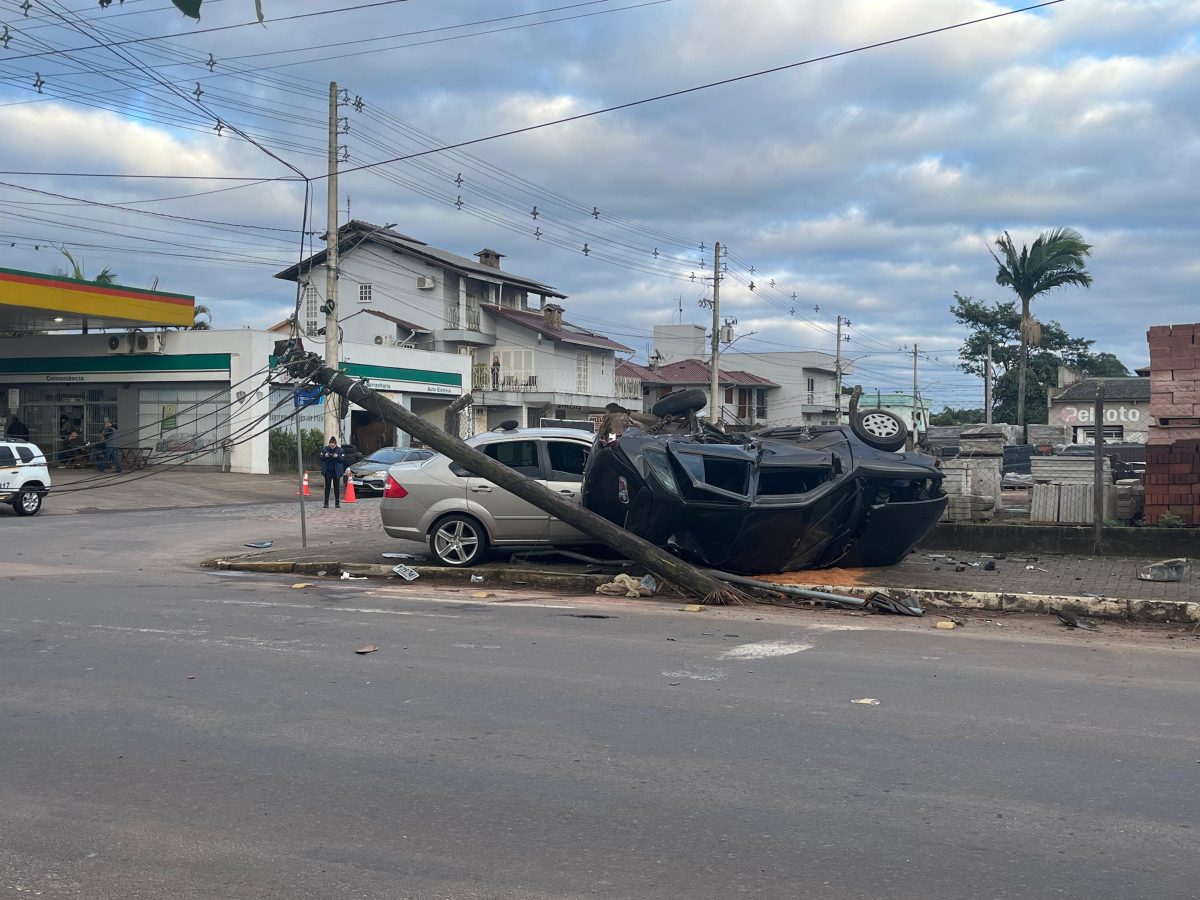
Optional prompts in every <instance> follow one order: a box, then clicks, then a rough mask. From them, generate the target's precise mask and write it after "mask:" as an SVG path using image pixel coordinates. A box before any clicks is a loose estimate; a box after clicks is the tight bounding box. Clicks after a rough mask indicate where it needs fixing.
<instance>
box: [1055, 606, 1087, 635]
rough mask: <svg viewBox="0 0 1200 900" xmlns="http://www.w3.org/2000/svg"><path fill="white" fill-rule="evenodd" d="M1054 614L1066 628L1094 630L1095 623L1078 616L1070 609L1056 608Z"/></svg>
mask: <svg viewBox="0 0 1200 900" xmlns="http://www.w3.org/2000/svg"><path fill="white" fill-rule="evenodd" d="M1054 615H1056V616H1058V621H1060V622H1062V623H1063V624H1064V625H1066V626H1067V627H1068V628H1078V629H1080V630H1082V631H1095V630H1096V624H1095V623H1094V622H1088V621H1087V620H1086V619H1081V618H1079V616H1078V615H1076V614H1075V611H1074V610H1071V609H1056V610H1055V611H1054Z"/></svg>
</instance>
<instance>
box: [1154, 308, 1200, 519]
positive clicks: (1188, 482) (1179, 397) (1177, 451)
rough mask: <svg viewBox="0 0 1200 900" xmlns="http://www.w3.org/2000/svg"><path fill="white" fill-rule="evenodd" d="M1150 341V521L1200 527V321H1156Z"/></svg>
mask: <svg viewBox="0 0 1200 900" xmlns="http://www.w3.org/2000/svg"><path fill="white" fill-rule="evenodd" d="M1146 338H1147V340H1148V342H1149V344H1150V415H1151V416H1153V417H1154V424H1153V425H1151V426H1150V434H1149V437H1148V438H1147V440H1146V523H1147V524H1149V525H1157V524H1158V523H1159V522H1160V521H1162V519H1163V517H1164V516H1167V515H1168V514H1169V516H1170V517H1173V518H1178V519H1180V520H1182V522H1183V524H1185V525H1200V324H1191V325H1155V326H1154V327H1153V328H1151V329H1150V330H1149V331H1148V332H1147V333H1146Z"/></svg>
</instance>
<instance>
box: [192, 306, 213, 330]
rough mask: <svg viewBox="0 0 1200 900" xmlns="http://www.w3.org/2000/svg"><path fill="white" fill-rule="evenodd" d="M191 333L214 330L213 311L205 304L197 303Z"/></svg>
mask: <svg viewBox="0 0 1200 900" xmlns="http://www.w3.org/2000/svg"><path fill="white" fill-rule="evenodd" d="M194 319H195V321H194V322H193V323H192V327H191V329H190V330H191V331H209V330H210V329H211V328H212V310H211V309H209V308H208V307H207V306H205V305H204V304H203V303H197V304H196V308H195V310H194Z"/></svg>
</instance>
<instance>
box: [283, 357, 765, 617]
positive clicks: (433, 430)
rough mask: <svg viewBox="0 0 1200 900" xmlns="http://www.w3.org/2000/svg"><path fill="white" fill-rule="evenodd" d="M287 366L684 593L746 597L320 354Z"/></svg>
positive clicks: (707, 598)
mask: <svg viewBox="0 0 1200 900" xmlns="http://www.w3.org/2000/svg"><path fill="white" fill-rule="evenodd" d="M285 365H286V366H287V369H288V372H289V373H290V374H291V375H292V376H294V377H297V378H306V379H310V380H312V381H315V382H317V383H318V384H321V385H324V386H325V387H326V388H328V389H329V390H330V391H332V392H333V393H335V394H338V395H340V396H342V397H345V398H346V400H347V401H350V400H353V402H355V403H357V404H358V405H359V406H361V407H362V408H363V409H365V410H367V411H368V412H372V413H374V414H375V415H377V416H379V417H380V418H381V419H384V420H385V421H387V422H390V423H391V424H393V425H395V426H396V427H397V428H399V429H401V430H402V431H406V432H408V433H409V434H410V435H412V436H413V437H415V438H417V439H418V440H420V441H422V442H424V443H425V444H427V445H428V446H430V447H432V448H433V449H434V450H436V451H438V452H439V453H442V454H444V455H446V456H448V457H450V459H452V460H454V462H456V463H458V464H459V465H460V466H462V467H463V468H464V469H466V470H467V471H468V472H470V473H471V474H473V475H479V476H480V477H482V478H486V479H488V481H491V482H492V483H493V484H496V485H497V486H499V487H501V488H504V489H505V490H506V491H510V492H511V493H513V494H516V495H517V496H518V497H520V498H521V499H522V500H528V501H529V502H530V503H532V504H533V505H534V506H536V507H537V508H538V509H541V510H543V511H544V512H547V513H549V514H550V515H552V516H554V517H556V518H558V519H561V520H562V521H564V522H566V523H567V524H568V525H571V526H573V527H575V528H578V529H579V530H580V531H582V532H583V533H584V534H586V535H588V536H590V537H593V538H595V539H596V540H598V541H600V542H601V543H602V544H605V545H606V546H608V547H611V548H612V549H614V550H616V551H617V552H618V553H622V554H624V555H625V556H626V557H627V558H629V559H631V560H633V561H634V562H637V563H640V564H641V565H643V566H645V567H646V569H647V570H649V571H650V572H652V573H653V574H654V575H656V576H658V578H659V579H660V580H661V581H664V582H667V583H669V584H672V585H674V586H675V587H677V588H678V589H680V590H681V591H682V592H683V593H684V594H687V595H689V596H692V597H695V598H697V599H699V600H700V601H701V602H703V603H713V604H722V603H730V602H739V601H740V600H741V599H742V597H743V595H742V594H741V593H740V592H739V591H737V590H736V589H733V588H731V587H729V586H728V585H725V584H722V583H721V582H720V581H718V580H717V579H715V578H713V577H712V576H711V575H708V574H706V573H704V572H702V571H701V570H700V569H698V568H696V567H695V566H692V565H689V564H688V563H685V562H684V561H683V560H681V559H679V558H677V557H675V556H672V555H670V554H669V553H665V552H664V551H662V550H661V549H659V548H658V547H656V546H654V545H653V544H651V543H650V542H649V541H645V540H643V539H642V538H640V537H638V536H637V535H635V534H632V533H630V532H628V531H626V530H625V529H624V528H619V527H618V526H616V525H614V524H612V523H611V522H609V521H608V520H607V519H603V518H601V517H600V516H598V515H596V514H595V513H593V512H591V511H590V510H586V509H584V508H583V507H582V506H580V505H579V504H577V503H572V502H571V501H569V500H567V499H565V498H563V497H560V496H559V495H558V494H555V493H554V492H553V491H550V490H549V489H547V488H546V487H544V486H543V485H541V484H538V483H537V482H536V481H534V480H532V479H530V478H526V477H525V476H524V475H521V474H519V473H517V472H514V471H513V470H512V469H510V468H509V467H508V466H506V465H504V464H503V463H500V462H497V461H496V460H494V459H492V458H491V457H489V456H484V455H483V454H482V453H480V452H479V451H478V450H476V449H474V448H473V447H469V446H467V445H466V444H464V443H463V442H462V441H460V440H458V439H457V438H455V437H451V436H450V435H448V434H446V433H445V432H444V431H442V430H441V429H440V428H437V427H436V426H434V425H432V424H430V423H429V422H427V421H425V420H424V419H422V418H421V417H420V416H418V415H416V414H415V413H412V412H409V411H408V410H406V409H405V408H404V407H402V406H399V405H397V404H395V403H392V402H391V401H390V400H387V399H385V398H384V397H382V396H380V395H379V394H377V393H375V392H374V391H372V390H371V389H370V388H366V387H363V385H362V384H361V383H360V382H358V381H355V380H354V379H352V378H349V377H348V376H346V375H343V374H342V373H341V372H335V371H334V370H333V369H331V368H329V367H328V366H325V365H321V362H320V358H319V357H316V356H314V355H309V356H304V357H300V358H298V359H297V360H296V361H287V362H286V363H285Z"/></svg>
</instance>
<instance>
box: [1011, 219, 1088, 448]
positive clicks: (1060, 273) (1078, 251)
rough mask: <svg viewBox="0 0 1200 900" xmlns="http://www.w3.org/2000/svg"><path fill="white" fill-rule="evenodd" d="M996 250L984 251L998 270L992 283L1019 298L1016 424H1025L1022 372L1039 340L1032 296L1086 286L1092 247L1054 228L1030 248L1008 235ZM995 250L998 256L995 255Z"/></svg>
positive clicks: (1066, 230) (1075, 233)
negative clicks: (1086, 260)
mask: <svg viewBox="0 0 1200 900" xmlns="http://www.w3.org/2000/svg"><path fill="white" fill-rule="evenodd" d="M993 243H994V245H995V247H996V250H992V249H991V248H990V247H989V248H988V252H989V253H991V254H992V259H994V260H995V261H996V265H997V266H999V269H998V270H997V272H996V284H998V285H1001V286H1002V287H1010V288H1012V289H1013V292H1014V293H1015V294H1016V295H1017V296H1018V297H1020V298H1021V356H1020V365H1019V369H1018V375H1017V379H1018V380H1017V424H1018V425H1024V424H1025V369H1026V366H1027V364H1028V362H1029V345H1030V344H1035V345H1036V344H1037V343H1038V342H1039V341H1040V340H1041V331H1042V329H1041V326H1040V325H1039V324H1038V323H1037V322H1036V321H1034V319H1033V317H1032V316H1031V315H1030V314H1029V304H1030V303H1031V302H1032V301H1033V298H1034V297H1037V296H1039V295H1041V294H1044V293H1046V292H1047V291H1052V290H1054V288H1057V287H1063V286H1064V285H1068V284H1076V285H1080V286H1082V287H1089V286H1090V285H1091V283H1092V276H1091V274H1090V273H1089V272H1088V271H1087V269H1085V268H1084V258H1085V257H1088V256H1091V255H1092V245H1091V244H1089V243H1087V242H1085V241H1084V239H1083V235H1081V234H1080V233H1079V232H1078V231H1076V230H1075V229H1074V228H1055V229H1054V230H1053V231H1043V232H1042V233H1041V234H1039V235H1038V237H1037V240H1035V241H1034V242H1033V245H1032V246H1028V247H1025V246H1023V247H1021V252H1020V253H1018V252H1017V248H1016V245H1015V244H1013V240H1012V238H1011V237H1010V236H1009V234H1008V232H1007V231H1006V232H1004V237H999V238H996V240H995V241H994V242H993ZM996 251H999V255H997V252H996Z"/></svg>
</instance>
